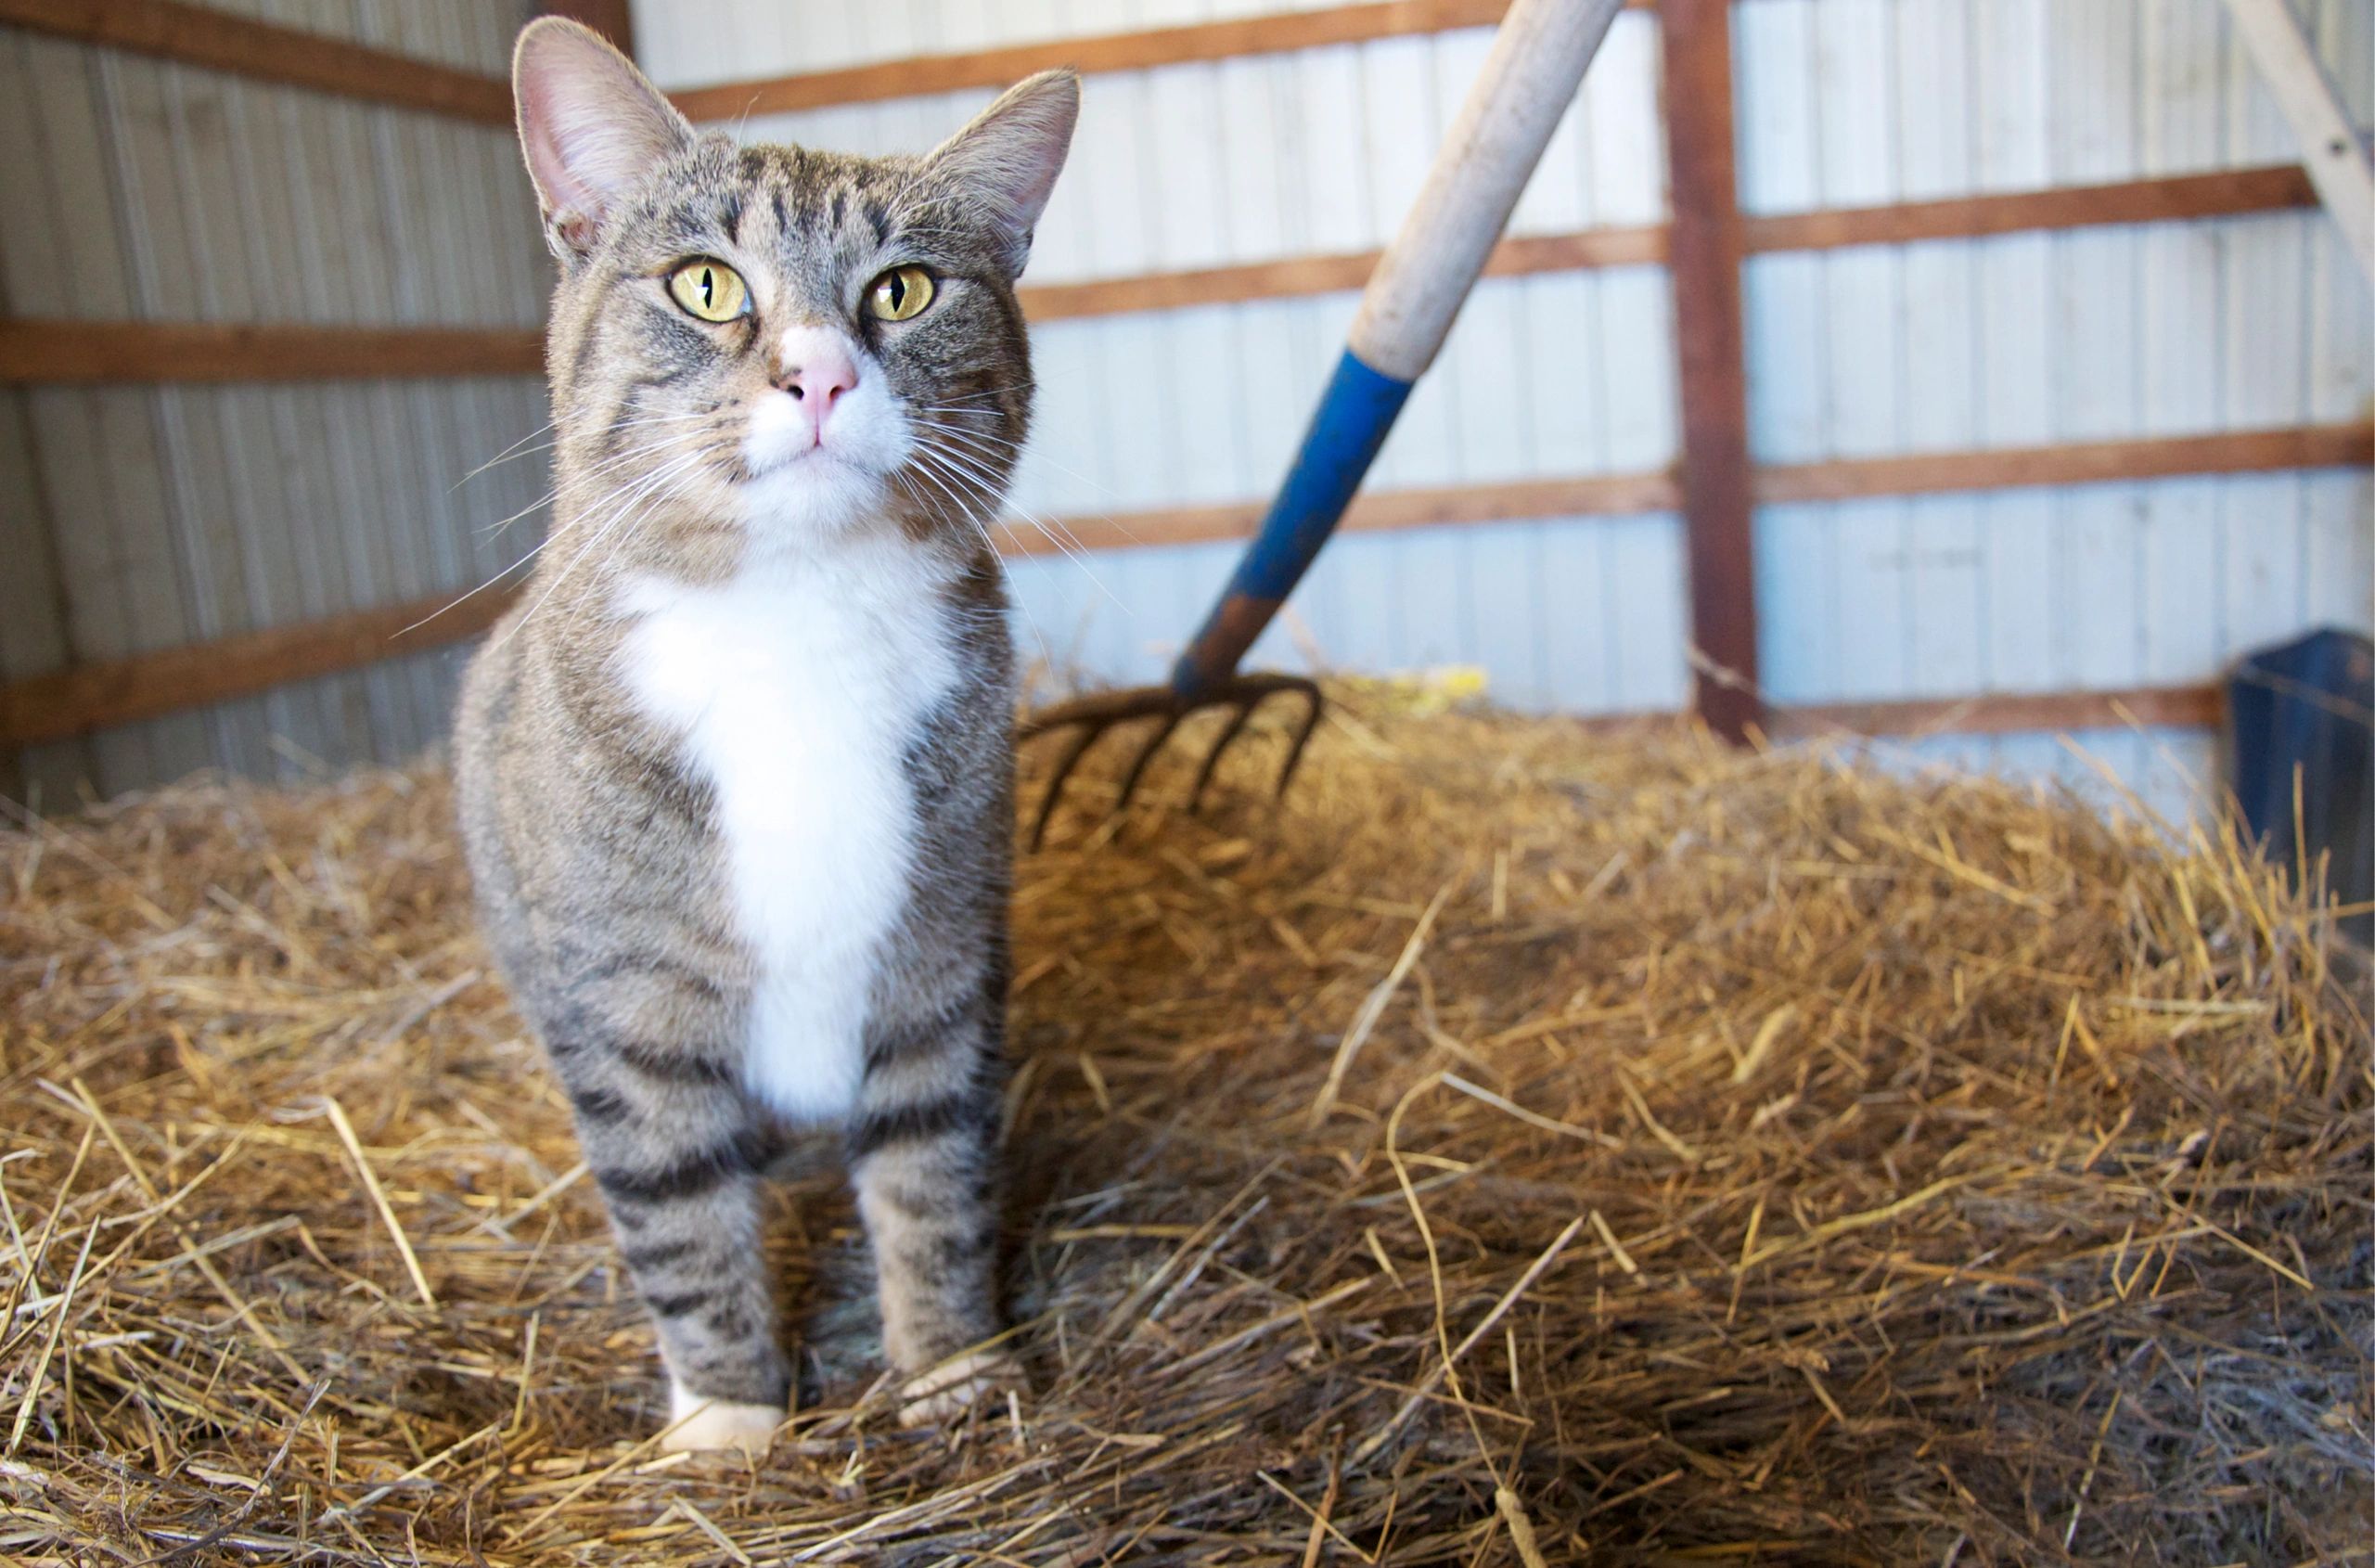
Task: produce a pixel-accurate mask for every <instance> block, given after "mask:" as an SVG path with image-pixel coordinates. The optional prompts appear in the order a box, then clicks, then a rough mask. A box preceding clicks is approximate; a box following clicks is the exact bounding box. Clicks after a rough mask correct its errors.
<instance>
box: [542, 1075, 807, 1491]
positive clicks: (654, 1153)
mask: <svg viewBox="0 0 2375 1568" xmlns="http://www.w3.org/2000/svg"><path fill="white" fill-rule="evenodd" d="M556 1043H558V1042H556ZM554 1054H555V1057H556V1059H557V1060H559V1061H560V1063H561V1066H562V1077H563V1080H564V1082H565V1083H566V1085H567V1086H568V1089H569V1095H570V1099H571V1103H572V1104H573V1105H574V1106H575V1108H576V1111H577V1124H578V1135H579V1141H580V1143H581V1144H582V1145H583V1146H584V1153H585V1161H586V1163H587V1165H588V1166H590V1167H591V1168H592V1170H593V1173H594V1179H595V1181H596V1183H597V1185H598V1186H599V1188H600V1189H601V1192H602V1197H603V1200H604V1202H606V1203H607V1204H608V1206H609V1208H610V1221H611V1224H612V1226H613V1227H614V1228H615V1229H616V1230H617V1232H618V1238H619V1248H620V1253H621V1255H622V1257H623V1259H624V1261H625V1263H626V1266H627V1271H628V1273H629V1274H630V1276H631V1277H632V1278H633V1279H634V1280H635V1291H636V1292H637V1293H638V1294H639V1295H641V1296H642V1297H643V1301H644V1305H645V1306H646V1307H647V1308H648V1310H649V1311H650V1314H651V1318H652V1322H653V1324H654V1326H655V1327H656V1328H657V1329H658V1330H659V1335H660V1353H661V1358H662V1359H663V1360H665V1361H666V1363H667V1366H668V1373H669V1382H670V1389H671V1393H670V1400H669V1421H670V1423H671V1424H670V1430H669V1432H668V1433H667V1435H666V1436H664V1437H663V1438H662V1439H661V1446H662V1447H663V1448H666V1449H669V1450H672V1451H673V1450H676V1449H702V1448H738V1449H743V1450H745V1451H751V1452H755V1451H758V1450H761V1449H764V1448H765V1447H766V1446H767V1444H768V1442H769V1440H770V1439H771V1437H772V1436H773V1434H774V1433H775V1430H776V1428H777V1427H778V1426H780V1425H781V1424H782V1422H783V1420H784V1416H785V1410H786V1407H787V1406H788V1405H789V1403H790V1394H791V1369H790V1363H789V1362H788V1361H787V1360H786V1358H785V1356H784V1354H783V1349H782V1347H781V1345H780V1344H779V1343H777V1338H776V1312H775V1298H774V1292H773V1290H772V1289H771V1286H770V1282H769V1279H768V1277H767V1272H766V1265H765V1260H764V1253H763V1250H762V1248H761V1246H760V1204H759V1189H758V1183H759V1177H758V1176H757V1172H758V1169H759V1168H760V1166H761V1165H762V1164H764V1162H765V1160H766V1158H767V1156H768V1154H769V1153H770V1151H771V1137H770V1135H769V1130H768V1123H767V1121H766V1118H765V1117H764V1113H763V1112H760V1111H758V1110H757V1108H755V1107H754V1106H752V1105H751V1102H750V1100H749V1099H748V1098H747V1097H746V1096H745V1094H744V1093H743V1090H742V1086H741V1084H740V1081H739V1076H738V1073H736V1072H735V1071H734V1070H733V1068H732V1066H731V1064H730V1060H729V1059H726V1058H725V1057H723V1056H722V1055H721V1056H706V1055H703V1054H701V1053H700V1052H699V1051H696V1050H692V1049H687V1048H684V1047H661V1046H657V1045H654V1044H649V1043H644V1042H639V1041H635V1040H633V1039H628V1038H623V1037H615V1036H614V1037H609V1038H603V1037H600V1036H599V1035H596V1036H595V1037H592V1038H588V1037H584V1036H583V1035H581V1036H580V1037H579V1038H578V1039H577V1040H575V1041H574V1042H572V1044H571V1046H568V1047H563V1048H562V1049H560V1050H557V1051H556V1052H555V1053H554Z"/></svg>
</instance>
